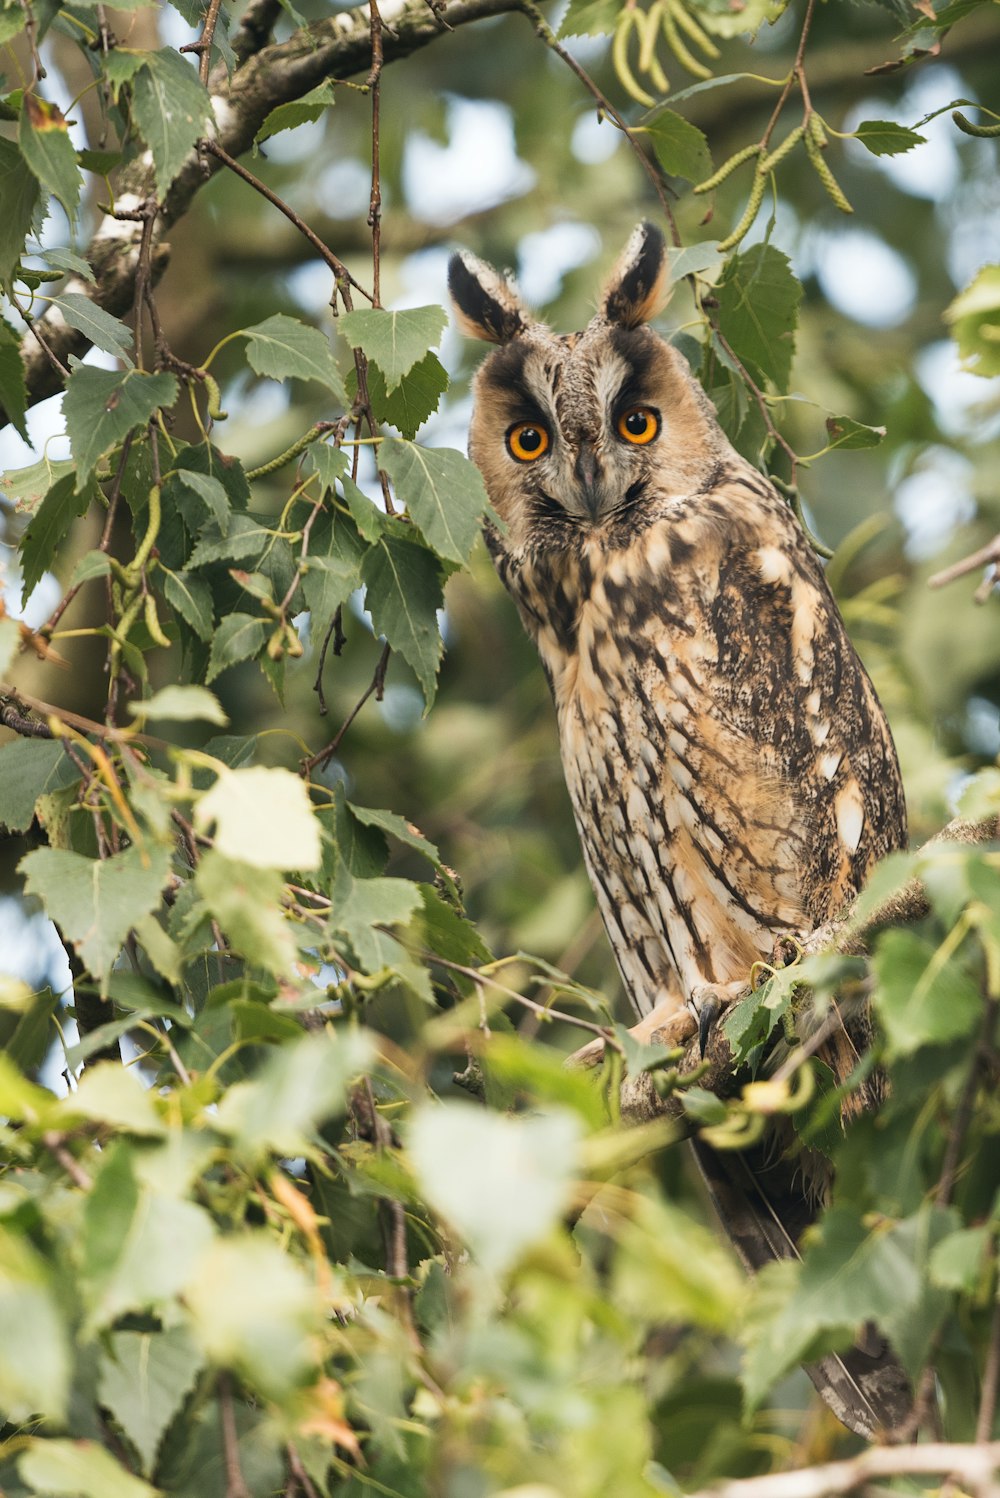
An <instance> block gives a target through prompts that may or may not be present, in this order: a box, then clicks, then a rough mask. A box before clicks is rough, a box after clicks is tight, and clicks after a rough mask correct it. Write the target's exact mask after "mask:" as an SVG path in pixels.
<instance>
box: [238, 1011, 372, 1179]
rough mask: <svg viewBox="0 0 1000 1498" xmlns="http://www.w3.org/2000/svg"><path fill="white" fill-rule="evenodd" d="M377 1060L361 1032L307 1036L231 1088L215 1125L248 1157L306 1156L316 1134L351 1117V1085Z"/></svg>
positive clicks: (350, 1031) (278, 1051)
mask: <svg viewBox="0 0 1000 1498" xmlns="http://www.w3.org/2000/svg"><path fill="white" fill-rule="evenodd" d="M373 1059H374V1048H373V1046H372V1043H371V1041H370V1040H369V1038H368V1036H367V1035H366V1034H364V1033H363V1032H361V1031H358V1030H346V1031H345V1032H344V1033H343V1034H337V1033H335V1032H333V1031H322V1032H320V1033H319V1034H316V1035H305V1036H302V1037H301V1038H300V1039H298V1040H295V1041H292V1042H290V1043H289V1044H287V1045H283V1046H280V1047H279V1048H278V1049H277V1050H276V1051H275V1052H274V1054H273V1055H271V1056H269V1057H268V1059H267V1061H266V1062H265V1063H264V1065H263V1067H262V1068H261V1070H260V1072H259V1074H258V1075H257V1076H256V1077H254V1078H253V1080H252V1081H250V1082H243V1083H237V1084H236V1085H235V1086H233V1087H231V1088H230V1089H229V1091H228V1092H227V1093H226V1096H225V1097H224V1098H223V1100H222V1102H221V1103H220V1104H219V1109H218V1113H217V1115H216V1117H215V1119H214V1120H213V1124H214V1126H215V1127H217V1128H219V1129H220V1130H221V1132H222V1133H223V1134H227V1135H229V1136H230V1137H231V1138H232V1139H234V1140H235V1141H236V1143H237V1144H238V1146H239V1148H240V1150H241V1151H243V1152H244V1153H245V1154H247V1155H250V1156H253V1157H256V1156H259V1155H262V1154H265V1153H267V1152H273V1153H274V1154H276V1155H286V1156H295V1155H298V1154H303V1153H304V1152H305V1151H306V1150H307V1149H308V1148H309V1146H310V1142H311V1141H310V1135H311V1134H312V1133H313V1131H314V1130H315V1129H316V1128H318V1127H319V1125H320V1124H322V1123H323V1122H324V1121H325V1120H326V1119H328V1118H335V1117H337V1116H338V1115H341V1114H343V1113H344V1112H345V1110H346V1107H347V1101H348V1090H349V1087H350V1084H351V1082H353V1081H354V1079H355V1078H356V1077H357V1076H358V1075H359V1074H360V1073H362V1072H363V1071H365V1070H366V1068H367V1067H369V1066H370V1065H371V1063H372V1060H373Z"/></svg>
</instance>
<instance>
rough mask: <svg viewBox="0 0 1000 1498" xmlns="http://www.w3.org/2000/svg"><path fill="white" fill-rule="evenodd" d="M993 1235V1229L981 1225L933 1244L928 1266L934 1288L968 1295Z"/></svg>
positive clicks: (978, 1276)
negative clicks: (959, 1291)
mask: <svg viewBox="0 0 1000 1498" xmlns="http://www.w3.org/2000/svg"><path fill="white" fill-rule="evenodd" d="M993 1234H994V1228H993V1227H992V1226H991V1225H990V1224H989V1223H985V1224H983V1226H981V1227H976V1228H961V1229H959V1231H958V1232H957V1233H948V1234H947V1236H946V1237H944V1238H942V1239H941V1240H940V1241H939V1242H938V1243H936V1244H935V1245H934V1250H933V1252H932V1253H931V1256H930V1265H929V1268H930V1276H931V1279H932V1280H933V1282H934V1284H935V1285H939V1286H940V1287H941V1289H942V1290H964V1291H966V1292H967V1293H970V1294H971V1293H972V1292H973V1291H974V1290H975V1288H976V1286H977V1285H978V1283H979V1280H980V1278H981V1276H982V1273H983V1269H984V1267H985V1262H986V1250H987V1248H988V1247H989V1244H990V1243H991V1241H992V1239H993Z"/></svg>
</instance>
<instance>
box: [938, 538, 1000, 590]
mask: <svg viewBox="0 0 1000 1498" xmlns="http://www.w3.org/2000/svg"><path fill="white" fill-rule="evenodd" d="M998 562H1000V535H996V536H994V537H993V540H992V541H989V542H988V543H987V544H986V545H985V546H981V547H980V548H979V550H978V551H973V552H971V553H970V554H969V556H967V557H963V558H962V560H961V561H960V562H952V564H951V566H950V567H944V568H942V570H941V571H940V572H935V573H934V576H933V577H929V578H928V579H927V586H928V587H929V588H943V587H945V586H946V585H947V584H948V583H953V582H954V581H955V579H956V578H959V577H965V575H966V573H969V572H977V571H978V570H979V568H980V567H995V566H996V565H997V563H998ZM994 581H995V578H991V579H990V586H991V587H992V584H993V582H994Z"/></svg>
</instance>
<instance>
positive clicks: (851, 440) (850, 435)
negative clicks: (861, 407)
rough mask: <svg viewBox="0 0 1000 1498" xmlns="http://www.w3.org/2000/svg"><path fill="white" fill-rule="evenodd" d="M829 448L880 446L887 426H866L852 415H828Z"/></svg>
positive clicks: (827, 433)
mask: <svg viewBox="0 0 1000 1498" xmlns="http://www.w3.org/2000/svg"><path fill="white" fill-rule="evenodd" d="M826 435H827V448H828V449H832V448H834V447H843V448H849V449H855V448H861V447H878V445H879V443H880V442H881V441H882V439H883V438H884V437H885V427H870V426H865V424H864V422H862V421H855V420H854V418H853V417H852V416H828V417H827V419H826Z"/></svg>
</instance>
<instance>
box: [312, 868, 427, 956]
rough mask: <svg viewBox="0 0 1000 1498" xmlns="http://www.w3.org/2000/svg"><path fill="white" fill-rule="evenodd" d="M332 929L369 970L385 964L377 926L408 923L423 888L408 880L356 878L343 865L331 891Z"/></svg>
mask: <svg viewBox="0 0 1000 1498" xmlns="http://www.w3.org/2000/svg"><path fill="white" fill-rule="evenodd" d="M330 896H331V900H332V902H333V903H332V908H331V910H330V917H329V920H330V929H331V931H338V932H340V933H342V934H343V935H344V936H346V937H347V939H348V941H349V942H350V943H351V946H352V947H353V948H354V951H355V953H356V955H357V958H358V961H359V962H360V963H361V964H362V966H363V967H364V968H365V970H366V972H370V973H372V972H377V971H378V970H379V968H380V967H382V966H383V948H382V946H381V943H380V941H379V933H378V932H377V931H376V930H375V927H381V926H405V925H406V923H407V922H408V921H409V920H410V919H411V917H412V916H413V914H414V912H415V911H417V910H419V909H420V903H421V902H420V890H419V889H418V888H417V886H416V885H415V884H412V883H411V882H410V880H409V879H355V878H354V876H353V875H352V874H351V873H349V871H348V869H347V867H346V865H342V866H341V868H340V872H339V874H338V876H337V880H336V883H335V884H334V886H333V889H332V890H331V891H330Z"/></svg>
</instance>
